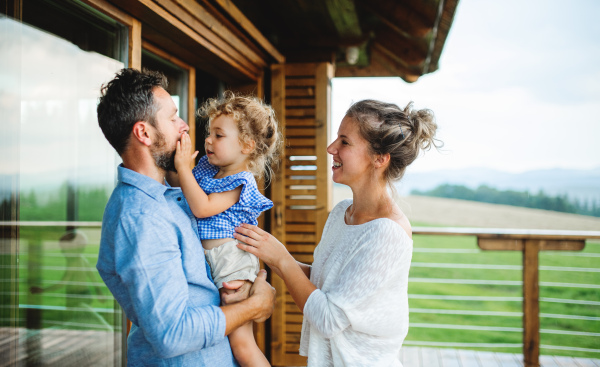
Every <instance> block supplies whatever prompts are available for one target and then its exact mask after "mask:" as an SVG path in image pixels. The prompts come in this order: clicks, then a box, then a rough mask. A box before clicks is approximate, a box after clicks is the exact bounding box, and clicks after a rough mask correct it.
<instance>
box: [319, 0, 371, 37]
mask: <svg viewBox="0 0 600 367" xmlns="http://www.w3.org/2000/svg"><path fill="white" fill-rule="evenodd" d="M325 6H326V7H327V11H328V12H329V16H330V17H331V20H332V21H333V25H334V27H335V29H336V31H337V34H338V35H339V36H340V38H341V39H342V40H343V41H344V42H348V41H350V42H352V41H355V42H359V41H361V38H362V31H361V29H360V21H359V20H358V15H357V14H356V8H355V6H354V1H353V0H325Z"/></svg>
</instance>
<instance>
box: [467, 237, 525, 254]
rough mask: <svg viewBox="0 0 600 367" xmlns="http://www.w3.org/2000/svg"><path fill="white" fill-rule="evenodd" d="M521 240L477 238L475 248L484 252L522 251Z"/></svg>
mask: <svg viewBox="0 0 600 367" xmlns="http://www.w3.org/2000/svg"><path fill="white" fill-rule="evenodd" d="M523 242H524V241H523V240H511V239H490V238H478V239H477V246H479V248H480V249H482V250H486V251H523V246H524V244H523Z"/></svg>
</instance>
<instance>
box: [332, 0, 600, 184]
mask: <svg viewBox="0 0 600 367" xmlns="http://www.w3.org/2000/svg"><path fill="white" fill-rule="evenodd" d="M599 14H600V1H596V0H573V1H557V0H552V1H546V0H544V1H542V0H528V1H522V0H502V1H497V0H460V2H459V4H458V8H457V11H456V13H455V17H454V21H453V25H452V27H451V29H450V33H449V35H448V38H447V39H446V43H445V45H444V49H443V52H442V56H441V58H440V62H439V70H437V71H435V72H434V73H431V74H427V75H425V76H422V77H421V78H419V80H418V81H417V82H415V83H412V84H409V83H406V82H404V81H403V80H401V79H400V78H334V79H333V82H332V85H333V88H332V123H333V130H332V134H333V136H335V134H336V133H337V128H338V126H339V122H340V121H341V119H342V118H343V115H344V113H345V111H346V109H347V108H348V107H349V106H350V104H351V103H352V102H353V101H359V100H361V99H365V98H371V99H379V100H383V101H386V102H393V103H396V104H398V105H399V106H400V107H404V106H405V105H406V104H407V103H408V102H409V101H413V102H414V107H415V108H429V109H431V110H433V112H434V113H435V115H436V120H437V123H438V126H439V129H438V138H440V139H441V140H442V141H443V142H444V144H445V145H444V147H443V149H442V150H441V151H435V150H432V151H429V152H427V153H425V154H424V155H423V156H421V157H420V158H418V159H417V160H416V161H415V162H414V163H413V165H412V166H411V167H410V168H409V170H410V171H415V172H427V171H435V170H440V169H462V168H479V167H486V168H492V169H497V170H500V171H506V172H513V173H517V172H524V171H530V170H538V169H552V168H571V169H594V168H600V141H599V140H600V116H599V114H600V22H598V20H597V17H598V15H599Z"/></svg>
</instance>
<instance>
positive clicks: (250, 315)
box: [221, 298, 258, 335]
mask: <svg viewBox="0 0 600 367" xmlns="http://www.w3.org/2000/svg"><path fill="white" fill-rule="evenodd" d="M254 303H255V300H253V299H251V298H248V299H245V300H243V301H241V302H238V303H234V304H232V305H224V306H221V310H222V311H223V313H224V314H225V335H229V334H231V332H232V331H234V330H235V329H237V328H239V327H240V326H242V325H244V324H246V323H248V322H250V321H252V320H254V319H256V318H257V316H258V311H257V310H258V307H257V306H256V305H255V304H254Z"/></svg>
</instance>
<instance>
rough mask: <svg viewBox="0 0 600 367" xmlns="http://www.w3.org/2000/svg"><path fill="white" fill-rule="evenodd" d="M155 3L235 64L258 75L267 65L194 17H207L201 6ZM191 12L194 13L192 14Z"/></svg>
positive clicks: (160, 0) (168, 1)
mask: <svg viewBox="0 0 600 367" xmlns="http://www.w3.org/2000/svg"><path fill="white" fill-rule="evenodd" d="M154 1H156V2H157V3H158V4H160V5H161V6H162V7H163V8H164V9H166V10H167V11H168V14H169V15H173V16H175V17H176V18H175V19H178V20H180V21H181V22H182V23H183V24H185V25H186V26H187V27H189V28H190V29H192V30H193V31H194V32H195V33H197V34H198V35H199V36H200V37H202V39H203V40H205V41H206V42H205V43H210V45H211V46H212V47H213V50H214V49H215V48H216V49H218V50H219V51H221V53H222V54H226V55H227V56H229V58H230V59H231V60H235V62H237V63H238V64H239V65H242V66H243V67H244V68H246V69H248V70H250V71H252V72H253V73H255V74H257V73H258V72H259V70H260V69H261V68H262V67H264V66H265V65H266V63H265V62H264V60H261V59H260V58H258V56H257V55H256V54H255V53H254V52H252V51H251V50H250V49H249V48H247V47H243V48H242V49H241V50H238V49H237V47H235V48H234V47H232V46H231V45H230V44H229V43H228V42H233V37H230V38H228V39H223V38H221V37H219V36H218V35H217V34H216V33H215V32H214V30H213V29H210V28H209V27H207V26H205V25H204V24H203V23H202V22H200V21H199V20H198V19H197V18H196V17H195V16H192V14H194V15H197V14H200V15H202V14H204V16H205V17H206V12H203V11H202V9H198V7H199V6H192V5H191V4H190V3H189V2H185V5H187V6H188V8H186V9H184V8H182V7H180V6H179V5H177V4H175V3H174V2H173V1H172V0H154ZM186 10H188V11H186ZM190 10H191V11H194V12H193V13H190V12H189V11H190ZM165 13H166V12H165ZM165 13H163V14H162V16H163V17H164V16H165Z"/></svg>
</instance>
